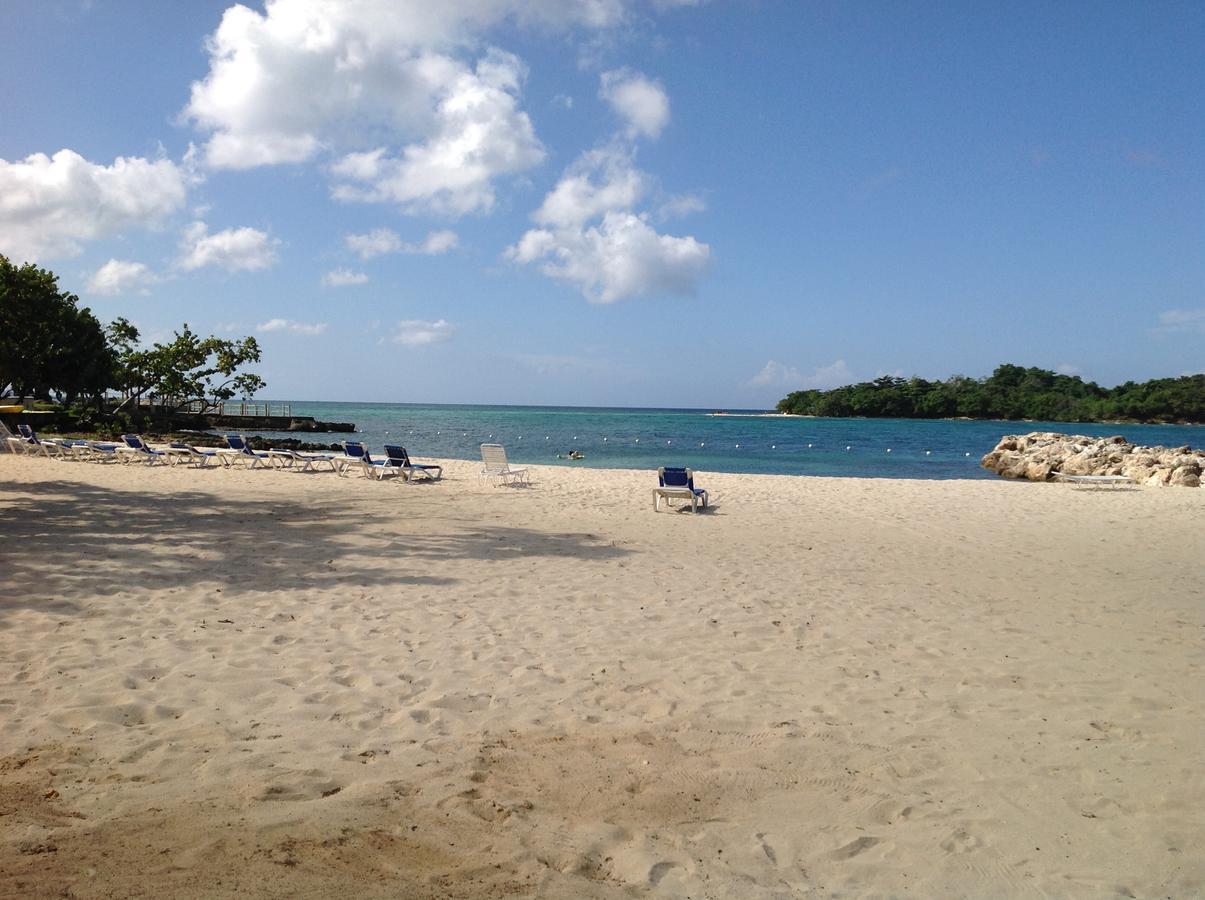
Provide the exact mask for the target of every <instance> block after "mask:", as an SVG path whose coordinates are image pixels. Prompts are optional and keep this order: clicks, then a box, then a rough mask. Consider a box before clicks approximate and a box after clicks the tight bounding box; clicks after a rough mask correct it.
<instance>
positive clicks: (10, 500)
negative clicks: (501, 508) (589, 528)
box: [0, 481, 630, 623]
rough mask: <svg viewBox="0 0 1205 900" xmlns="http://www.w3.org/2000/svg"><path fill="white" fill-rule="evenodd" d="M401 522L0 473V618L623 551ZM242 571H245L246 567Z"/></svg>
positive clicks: (477, 526)
mask: <svg viewBox="0 0 1205 900" xmlns="http://www.w3.org/2000/svg"><path fill="white" fill-rule="evenodd" d="M415 531H416V532H417V533H400V531H399V529H398V527H397V517H396V516H395V515H388V516H387V515H382V514H376V515H373V514H371V513H366V512H365V511H364V510H362V509H357V508H355V505H354V504H353V503H352V502H350V501H349V502H348V503H346V504H343V503H339V504H331V503H329V502H328V503H321V504H319V503H316V502H314V501H313V500H310V501H308V502H306V501H305V500H303V499H298V500H296V501H289V500H280V499H275V498H274V499H272V500H254V499H242V498H238V497H218V496H215V495H214V494H210V493H202V492H198V491H177V492H174V493H171V494H143V493H140V492H138V491H119V490H112V489H109V488H105V487H98V486H96V485H90V484H84V483H79V482H66V481H51V482H42V483H38V484H34V485H31V484H27V483H21V482H12V481H7V482H5V481H0V577H2V578H3V582H4V584H5V590H4V591H2V592H0V623H2V622H3V621H4V618H5V617H7V615H8V614H10V613H12V612H14V611H16V610H18V609H22V608H28V609H37V610H39V611H42V612H51V613H53V614H56V615H70V614H78V613H81V612H83V611H84V610H83V609H82V608H81V606H80V605H79V601H80V600H82V599H85V598H86V599H89V600H91V599H94V598H96V597H98V596H103V595H105V594H114V593H123V592H128V591H131V590H138V591H140V592H148V591H149V592H155V591H161V590H168V589H180V588H188V587H191V586H196V585H198V584H206V585H213V587H214V588H215V589H219V590H221V591H222V592H223V593H225V594H227V595H230V594H239V593H252V592H256V591H262V590H263V589H264V585H265V584H267V585H270V589H271V590H277V591H290V590H296V591H322V590H328V589H340V588H356V587H388V586H397V585H450V584H455V583H456V582H457V581H459V580H461V579H460V578H459V577H457V576H458V571H457V567H456V562H457V561H464V560H492V561H496V562H504V563H505V562H508V561H519V560H522V559H524V558H531V557H541V556H543V557H572V558H574V559H578V560H582V561H605V560H608V559H614V558H619V557H621V556H624V555H627V554H628V553H629V552H630V551H627V550H624V549H622V548H618V547H614V546H612V545H611V544H610V542H609V541H606V540H604V539H602V538H600V537H598V536H595V535H589V534H548V533H545V532H539V531H532V530H530V529H525V528H513V527H505V526H493V525H483V524H481V523H480V522H479V521H473V522H467V523H465V527H464V528H463V529H459V528H455V527H453V528H452V529H451V530H449V529H448V527H447V522H441V524H440V526H439V528H438V529H437V528H436V527H435V525H434V523H432V528H431V529H424V528H418V529H415ZM252 574H253V576H254V577H252V578H248V576H249V575H252Z"/></svg>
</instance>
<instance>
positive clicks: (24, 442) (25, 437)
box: [17, 422, 68, 457]
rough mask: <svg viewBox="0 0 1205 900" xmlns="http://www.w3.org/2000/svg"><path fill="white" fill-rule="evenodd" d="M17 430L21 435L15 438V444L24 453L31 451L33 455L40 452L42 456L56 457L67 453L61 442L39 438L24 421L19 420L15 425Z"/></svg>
mask: <svg viewBox="0 0 1205 900" xmlns="http://www.w3.org/2000/svg"><path fill="white" fill-rule="evenodd" d="M17 431H19V432H20V434H21V436H20V437H19V438H18V439H17V444H18V445H19V446H20V447H21V449H22V450H24V451H25V452H26V453H33V454H35V455H36V454H38V453H41V454H42V455H43V456H58V457H63V456H66V455H67V453H68V451H67V450H66V449H65V448H64V447H63V446H62V445H61V444H58V443H56V442H54V441H44V440H42V439H41V438H39V437H38V436H37V435H36V434H35V433H34V430H33V429H32V428H30V427H29V426H28V425H26V424H25V423H24V422H21V423H19V424H18V425H17Z"/></svg>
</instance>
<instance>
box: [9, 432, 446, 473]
mask: <svg viewBox="0 0 1205 900" xmlns="http://www.w3.org/2000/svg"><path fill="white" fill-rule="evenodd" d="M17 427H18V431H19V432H20V433H19V436H13V437H10V438H9V439H8V441H9V444H10V446H11V447H12V449H13V450H14V451H17V452H24V453H27V454H33V455H40V456H46V457H54V458H58V459H79V460H91V461H99V462H110V461H115V462H123V463H131V462H137V463H146V464H147V465H155V464H157V463H161V464H165V465H172V466H174V465H188V466H194V467H196V468H204V467H205V466H207V465H209V464H210V463H211V462H212V463H214V464H215V465H222V466H224V467H225V468H230V467H232V466H241V467H243V468H248V469H254V468H259V467H264V468H276V469H292V470H293V471H297V472H308V471H313V470H317V469H321V468H328V469H329V470H330V471H332V472H335V473H336V474H338V475H341V476H346V475H347V474H349V473H350V472H356V471H358V472H360V473H361V474H363V475H366V476H372V477H375V478H377V479H378V480H383V479H385V478H387V477H390V476H400V477H401V479H402V480H403V481H406V482H413V481H415V480H416V479H425V480H428V481H437V480H439V479H440V478H441V477H443V467H442V466H438V465H431V464H423V463H416V462H414V461H413V460H412V459H411V458H410V454H409V453H408V452H407V451H406V448H405V447H402V446H395V445H388V444H387V445H386V446H385V457H384V458H383V459H380V458H378V459H373V457H372V455H371V454H370V453H369V452H368V449H367V448H366V447H365V446H364V444H363V443H362V442H360V441H344V442H343V453H342V454H337V453H301V452H299V451H296V450H289V449H280V450H277V449H272V450H266V451H265V450H253V449H252V448H251V447H250V445H248V444H247V442H246V439H244V438H243V437H242V436H241V435H237V434H228V435H226V444H227V446H225V447H220V448H210V447H194V446H192V445H191V444H186V443H183V442H181V441H172V442H171V443H169V444H162V445H158V446H151V445H150V444H148V443H147V442H146V441H145V440H143V438H142V437H141V435H137V434H127V435H123V436H122V443H120V444H118V443H112V442H108V441H86V440H73V439H67V438H55V439H46V438H39V437H38V436H37V434H35V433H34V431H33V429H31V428H30V427H29V426H28V425H25V424H21V425H18V426H17Z"/></svg>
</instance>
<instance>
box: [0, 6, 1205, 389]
mask: <svg viewBox="0 0 1205 900" xmlns="http://www.w3.org/2000/svg"><path fill="white" fill-rule="evenodd" d="M1202 48H1205V6H1203V5H1202V4H1201V3H1199V2H1183V3H1177V2H1157V0H1155V2H1141V3H1138V2H1135V3H1126V2H1117V3H1105V4H1101V3H1089V2H1067V3H1057V4H1052V3H1046V2H1036V3H1029V2H1018V3H1008V4H1001V3H986V2H979V3H965V2H950V3H927V2H899V3H838V2H827V0H825V2H805V0H781V2H771V0H764V2H758V0H460V2H454V0H445V2H441V3H437V4H436V3H430V2H426V0H274V2H267V3H261V2H249V3H247V4H246V5H232V4H230V3H228V2H209V0H190V2H188V3H163V2H161V0H90V2H83V0H5V2H4V3H3V4H2V5H0V86H2V90H0V254H4V255H6V256H8V257H9V258H10V259H12V260H13V261H15V262H24V261H30V262H35V263H37V264H38V265H40V266H43V267H45V268H48V269H50V270H52V271H54V272H55V273H57V274H58V275H59V276H60V286H61V287H62V288H64V289H66V290H68V291H71V292H73V293H75V294H78V296H79V297H80V302H81V304H82V305H86V306H88V307H90V308H91V309H92V310H93V312H94V313H95V314H96V315H97V316H98V317H99V318H100V319H101V320H102V321H109V320H111V319H113V318H116V317H118V316H124V317H126V318H128V319H130V320H131V321H133V322H134V323H136V324H137V325H138V327H139V328H140V329H141V332H142V335H143V337H144V339H145V340H147V341H157V340H164V339H168V338H170V336H171V334H172V332H173V330H175V329H177V328H179V327H181V325H182V324H183V323H185V322H187V323H188V324H189V326H190V327H192V329H193V330H194V331H199V332H202V333H206V334H208V333H213V334H217V335H219V336H222V337H230V338H234V337H241V336H244V335H254V336H255V338H256V339H257V341H259V343H260V345H261V347H262V350H263V360H262V363H261V364H260V365H259V367H258V369H257V371H258V372H259V373H260V374H261V375H262V376H263V377H264V378H265V379H266V380H267V382H268V387H267V389H266V390H265V391H264V392H263V393H262V394H261V399H273V400H294V401H301V400H348V401H352V400H356V401H382V402H430V403H504V404H512V403H513V404H533V405H539V404H556V405H594V406H661V407H666V406H669V407H696V408H769V407H772V406H773V405H774V404H775V403H776V402H777V401H778V400H779V399H780V398H782V397H783V396H784V395H785V394H786V393H788V392H789V391H792V390H799V389H802V388H830V387H835V386H838V385H840V384H846V383H851V382H854V381H863V380H869V379H873V378H876V377H878V376H880V375H897V376H901V377H911V376H913V375H916V376H920V377H923V378H930V379H936V378H946V377H948V376H950V375H954V374H960V375H967V376H971V377H983V376H986V375H988V374H990V373H991V371H992V369H993V368H994V367H995V366H997V365H999V364H1001V363H1005V362H1008V363H1014V364H1017V365H1023V366H1038V367H1041V368H1047V369H1055V370H1058V371H1061V372H1065V373H1068V374H1075V375H1080V376H1081V377H1083V378H1085V379H1088V380H1092V381H1096V382H1098V383H1100V384H1103V385H1114V384H1118V383H1121V382H1124V381H1129V380H1134V381H1142V380H1146V379H1149V378H1156V377H1169V376H1176V375H1181V374H1188V373H1196V372H1202V371H1205V188H1203V181H1205V52H1203V51H1202Z"/></svg>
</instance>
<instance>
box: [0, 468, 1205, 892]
mask: <svg viewBox="0 0 1205 900" xmlns="http://www.w3.org/2000/svg"><path fill="white" fill-rule="evenodd" d="M445 464H446V466H447V470H446V472H445V478H444V479H443V480H442V481H441V482H438V483H435V484H429V485H422V484H416V485H406V484H395V483H376V482H373V481H370V480H367V479H363V478H358V477H357V478H338V477H336V476H334V475H331V474H329V473H327V474H295V473H289V472H277V471H240V470H231V471H227V470H210V471H204V470H202V471H194V470H187V469H184V468H168V467H159V468H146V467H143V466H136V465H130V466H121V465H100V464H89V463H69V462H55V461H51V460H47V459H35V458H24V457H14V456H10V455H0V565H2V567H3V568H2V573H3V583H4V591H3V594H2V596H0V896H5V897H61V896H70V897H196V898H201V897H226V896H240V897H303V896H313V897H319V896H339V897H431V898H435V897H440V898H442V897H450V898H489V897H527V896H531V897H550V898H578V897H583V898H619V897H633V896H656V897H683V898H685V897H691V898H726V897H740V898H753V900H759V898H792V897H821V896H823V897H864V896H872V897H895V896H914V897H940V896H947V897H948V896H993V897H1006V896H1007V897H1039V896H1057V897H1113V896H1121V897H1192V896H1201V895H1202V894H1203V893H1205V775H1203V773H1205V766H1202V760H1203V759H1205V652H1203V650H1202V647H1203V646H1205V643H1203V638H1205V631H1203V626H1205V564H1203V561H1205V529H1203V528H1202V523H1203V522H1205V491H1200V490H1191V489H1176V488H1165V489H1157V488H1136V489H1133V490H1122V491H1094V490H1078V489H1075V488H1072V487H1069V486H1065V485H1045V484H1029V483H1013V482H1007V481H946V482H939V481H890V480H871V479H839V478H800V477H785V476H751V475H717V474H708V473H701V474H700V475H699V476H698V482H699V483H700V484H701V485H702V486H704V487H706V488H708V489H709V490H710V492H711V497H712V502H713V508H712V509H711V510H710V511H709V512H708V513H706V514H699V515H692V514H690V513H689V512H678V511H675V512H665V511H664V510H663V511H662V512H661V513H654V512H653V504H652V499H651V495H650V494H651V492H650V489H651V487H652V485H653V484H654V483H655V476H654V475H652V474H651V473H649V472H631V471H604V470H590V469H571V468H551V467H535V468H534V469H533V476H534V477H533V479H532V480H533V484H532V485H531V486H530V487H528V488H498V487H491V486H489V485H487V484H483V483H480V482H479V480H478V478H477V477H476V469H477V467H476V466H474V465H473V464H472V463H467V462H463V461H459V462H458V461H447V462H446V463H445Z"/></svg>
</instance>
